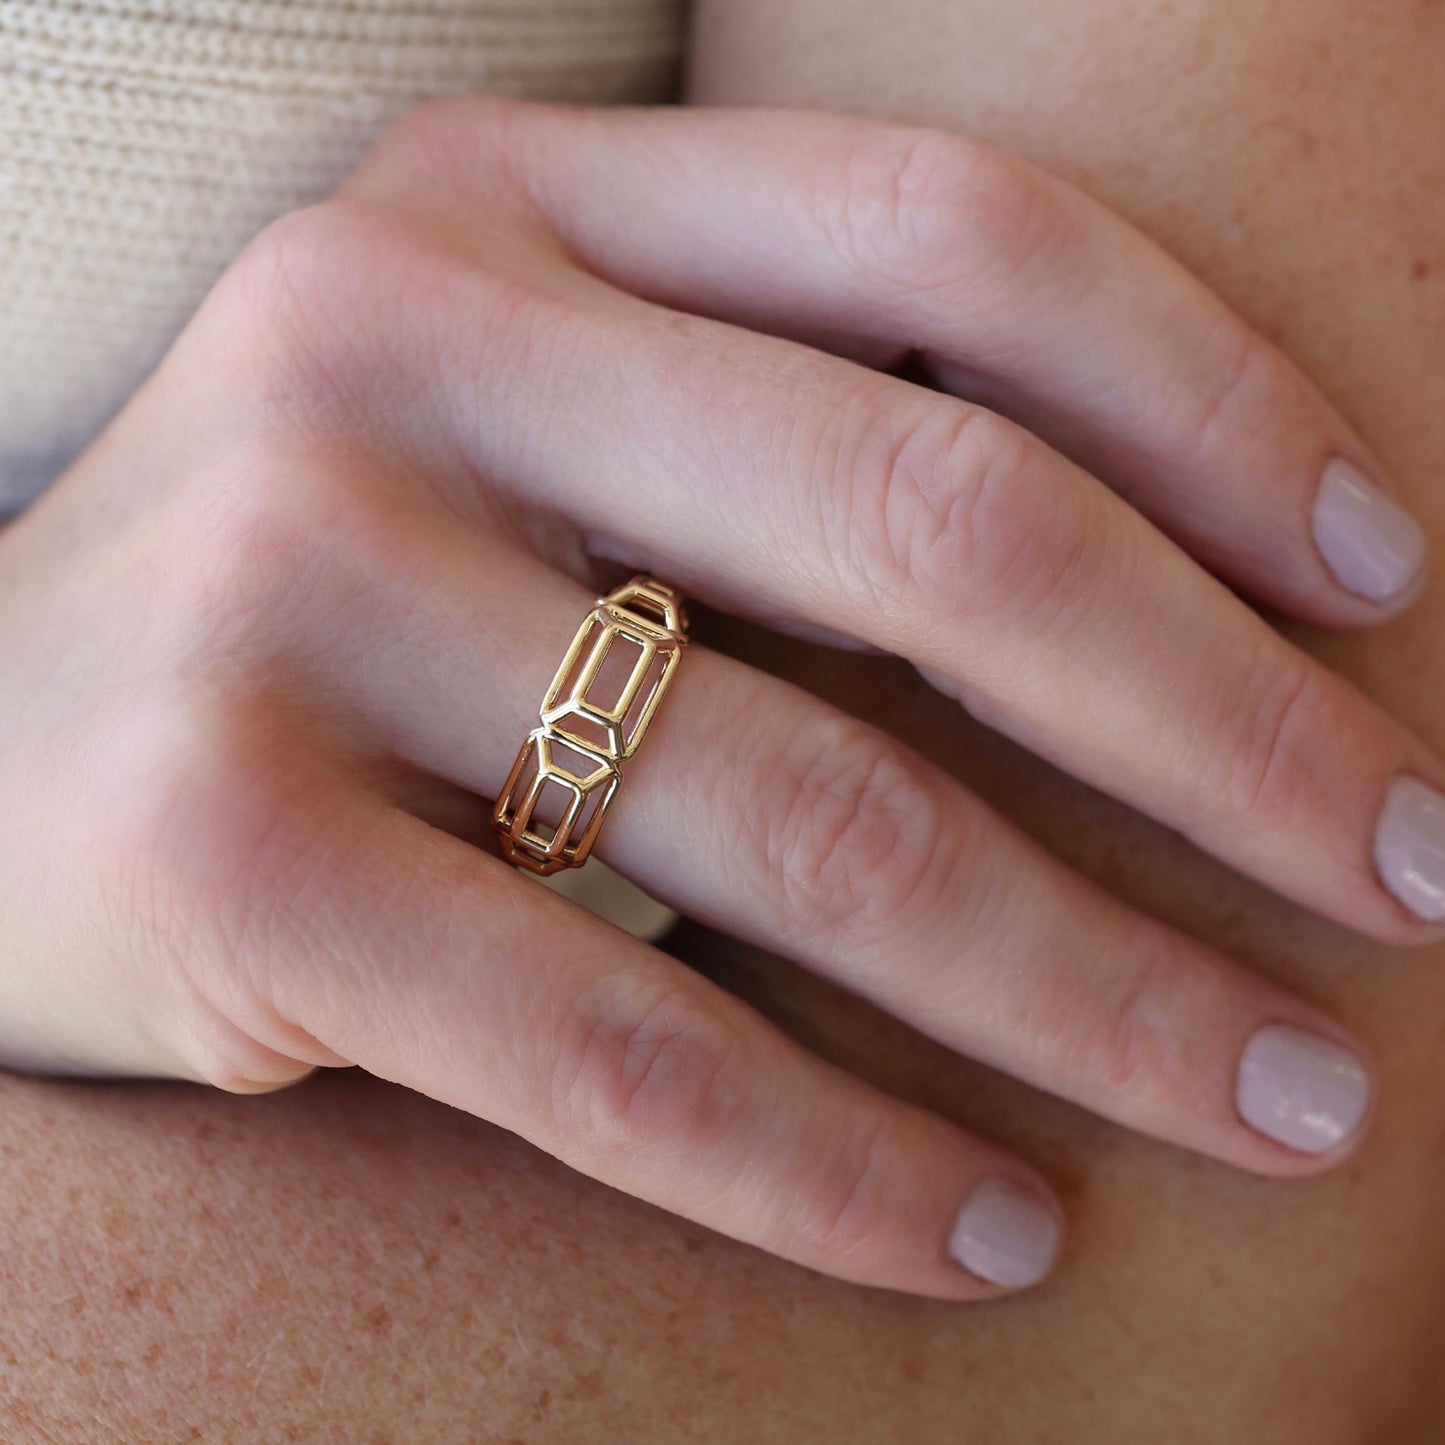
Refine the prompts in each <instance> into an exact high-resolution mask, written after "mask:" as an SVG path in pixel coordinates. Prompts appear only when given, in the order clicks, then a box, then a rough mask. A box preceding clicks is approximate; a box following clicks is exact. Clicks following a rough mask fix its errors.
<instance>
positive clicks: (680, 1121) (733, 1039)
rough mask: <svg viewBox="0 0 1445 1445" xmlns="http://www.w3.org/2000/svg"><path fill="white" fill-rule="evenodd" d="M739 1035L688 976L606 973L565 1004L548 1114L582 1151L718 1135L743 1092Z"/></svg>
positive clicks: (738, 1108)
mask: <svg viewBox="0 0 1445 1445" xmlns="http://www.w3.org/2000/svg"><path fill="white" fill-rule="evenodd" d="M739 1042H740V1041H739V1039H738V1036H737V1033H736V1029H735V1025H734V1023H733V1021H732V1020H730V1019H729V1018H727V1017H725V1016H724V1013H723V1011H722V1010H721V1009H720V1008H717V1007H709V1005H708V1003H707V1001H706V1000H705V999H703V998H702V997H700V996H699V995H698V994H697V992H696V991H694V990H692V989H690V988H689V987H687V986H686V985H683V984H679V983H678V982H676V981H673V982H666V981H660V980H642V979H637V978H631V977H627V976H625V975H621V974H619V975H613V976H610V977H608V978H606V979H604V980H603V981H602V982H600V983H599V984H597V985H596V986H594V987H593V988H591V989H589V990H588V991H587V992H586V993H584V994H583V995H582V996H581V997H580V998H578V1000H577V1001H576V1003H575V1004H574V1005H573V1007H572V1009H571V1011H570V1014H569V1018H568V1025H567V1029H566V1031H565V1033H564V1035H563V1037H562V1038H561V1039H560V1041H559V1057H558V1059H557V1064H556V1072H555V1076H554V1085H553V1086H554V1090H555V1097H554V1099H553V1115H554V1117H555V1118H557V1119H558V1120H559V1121H561V1123H562V1125H563V1129H564V1132H565V1133H566V1134H567V1136H568V1137H569V1138H570V1139H571V1140H572V1142H573V1147H574V1149H580V1150H582V1151H583V1152H584V1153H591V1152H592V1151H602V1152H605V1151H608V1150H613V1149H618V1148H631V1147H635V1146H643V1145H645V1146H648V1147H658V1146H660V1147H664V1148H666V1147H671V1146H677V1145H683V1146H688V1145H696V1144H699V1143H707V1142H709V1141H716V1140H719V1139H721V1138H722V1137H724V1136H725V1135H726V1133H727V1130H728V1128H729V1125H730V1124H731V1123H733V1122H734V1121H735V1120H737V1119H738V1118H739V1117H740V1116H741V1115H742V1114H743V1112H744V1108H745V1105H746V1102H747V1098H748V1083H747V1071H746V1070H745V1069H744V1068H742V1067H740V1059H739Z"/></svg>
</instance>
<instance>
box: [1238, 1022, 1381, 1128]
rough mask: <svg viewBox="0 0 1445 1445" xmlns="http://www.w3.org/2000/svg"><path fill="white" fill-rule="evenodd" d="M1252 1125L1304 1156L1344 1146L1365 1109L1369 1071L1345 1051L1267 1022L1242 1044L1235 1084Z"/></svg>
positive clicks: (1241, 1111) (1245, 1116) (1245, 1117)
mask: <svg viewBox="0 0 1445 1445" xmlns="http://www.w3.org/2000/svg"><path fill="white" fill-rule="evenodd" d="M1235 1089H1236V1094H1235V1103H1236V1107H1237V1108H1238V1109H1239V1116H1240V1118H1241V1119H1243V1120H1244V1122H1245V1123H1246V1124H1248V1125H1249V1127H1250V1128H1251V1129H1254V1130H1256V1131H1257V1132H1258V1133H1260V1134H1263V1135H1265V1136H1266V1137H1267V1138H1270V1139H1273V1140H1275V1142H1276V1143H1279V1144H1284V1145H1286V1146H1287V1147H1289V1148H1291V1149H1298V1150H1299V1151H1300V1152H1301V1153H1304V1154H1327V1153H1329V1151H1330V1150H1331V1149H1334V1148H1336V1147H1338V1146H1339V1145H1340V1144H1343V1143H1344V1141H1345V1140H1346V1139H1348V1138H1349V1137H1350V1135H1351V1134H1353V1133H1354V1132H1355V1130H1357V1129H1358V1128H1359V1127H1360V1125H1361V1123H1363V1122H1364V1118H1365V1115H1366V1114H1367V1113H1369V1110H1370V1092H1371V1085H1370V1075H1369V1072H1368V1070H1367V1069H1366V1068H1365V1066H1364V1064H1362V1063H1361V1062H1360V1060H1359V1059H1357V1058H1356V1057H1355V1055H1354V1054H1352V1053H1351V1052H1350V1051H1349V1050H1348V1049H1344V1048H1341V1047H1340V1045H1339V1044H1336V1043H1331V1042H1330V1041H1329V1040H1328V1039H1324V1038H1321V1037H1320V1036H1319V1035H1318V1034H1309V1033H1304V1032H1303V1031H1302V1030H1300V1029H1293V1028H1290V1027H1288V1026H1287V1025H1285V1024H1269V1025H1267V1026H1266V1027H1265V1028H1262V1029H1260V1030H1259V1032H1258V1033H1256V1034H1255V1035H1254V1037H1253V1038H1251V1039H1250V1041H1249V1043H1248V1044H1246V1045H1245V1049H1244V1054H1243V1057H1242V1058H1241V1059H1240V1061H1239V1074H1238V1078H1237V1081H1236V1085H1235Z"/></svg>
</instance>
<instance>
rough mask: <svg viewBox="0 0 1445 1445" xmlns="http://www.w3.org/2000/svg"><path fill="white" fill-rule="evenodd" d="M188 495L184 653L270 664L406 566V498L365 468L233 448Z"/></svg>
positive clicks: (172, 598)
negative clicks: (315, 624) (311, 627)
mask: <svg viewBox="0 0 1445 1445" xmlns="http://www.w3.org/2000/svg"><path fill="white" fill-rule="evenodd" d="M223 466H224V471H223V474H222V475H219V476H218V477H217V478H216V481H215V485H213V486H211V487H209V488H206V489H203V490H202V491H200V492H199V493H198V494H197V495H196V496H195V497H193V498H191V499H189V500H188V501H186V502H184V503H183V504H182V505H181V506H180V507H179V508H178V511H177V515H176V520H175V524H174V525H175V530H176V532H178V533H179V534H180V536H179V538H178V540H179V541H180V542H181V543H182V545H183V548H184V556H185V559H186V560H185V562H184V564H183V565H180V566H178V567H173V568H171V569H170V571H169V572H168V574H167V577H168V583H167V590H168V593H169V595H168V598H167V601H168V603H169V604H170V605H169V606H168V607H167V608H166V613H167V615H168V616H169V617H170V618H171V619H172V625H173V626H175V627H177V628H179V629H182V630H183V632H184V634H185V635H184V637H183V638H182V639H181V640H180V642H181V645H182V646H183V648H184V649H185V651H186V652H187V653H188V654H191V655H193V656H197V657H199V656H205V657H207V658H208V659H209V660H210V661H212V662H215V663H229V662H230V661H233V660H235V659H236V658H237V657H238V656H240V655H242V654H244V655H245V656H247V657H249V658H250V659H251V660H252V661H253V662H256V663H263V662H264V661H265V656H266V655H269V654H272V653H279V652H281V651H284V650H285V649H286V648H287V647H288V646H289V645H290V644H291V643H292V642H293V641H294V640H295V639H296V637H297V635H298V630H299V629H301V628H302V627H303V625H304V624H305V622H306V621H307V620H308V619H311V618H314V617H315V616H316V615H318V614H317V612H316V610H315V609H317V608H320V609H321V610H322V611H329V610H330V609H333V608H336V607H341V606H345V605H355V599H357V598H358V597H364V596H370V595H372V594H373V593H375V591H376V590H377V589H378V587H380V586H382V585H384V582H385V580H386V579H387V578H388V577H392V576H394V575H395V574H396V573H397V571H398V568H399V565H400V564H399V563H398V562H397V561H396V558H397V557H399V555H400V553H401V551H402V549H403V541H402V534H401V526H402V517H401V507H402V504H401V502H400V501H398V500H397V499H394V498H392V497H391V496H390V495H389V494H388V493H387V492H386V490H385V488H384V487H383V486H382V485H381V484H379V483H377V482H373V481H372V480H371V479H369V478H367V477H366V476H365V474H364V473H363V472H362V471H361V470H359V469H354V470H350V471H346V472H344V473H343V469H341V468H332V467H328V466H327V465H325V464H324V463H321V462H318V461H317V460H315V459H312V458H308V457H306V456H304V455H303V456H301V457H298V458H295V459H293V458H291V457H289V456H287V455H286V454H285V453H284V452H278V451H276V450H274V449H270V448H266V447H262V448H260V449H258V450H254V451H249V450H248V451H245V452H243V453H242V454H240V455H232V456H231V457H229V458H228V459H227V461H226V463H224V464H223Z"/></svg>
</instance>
